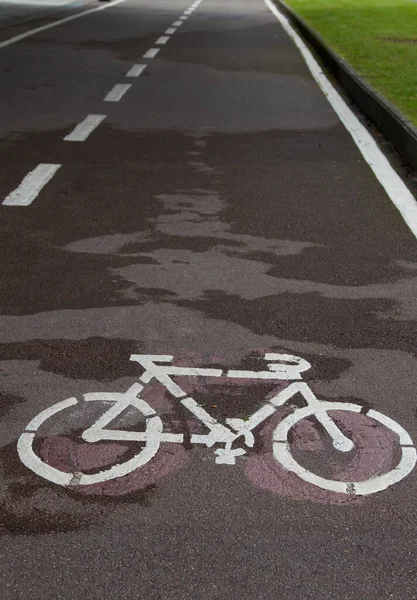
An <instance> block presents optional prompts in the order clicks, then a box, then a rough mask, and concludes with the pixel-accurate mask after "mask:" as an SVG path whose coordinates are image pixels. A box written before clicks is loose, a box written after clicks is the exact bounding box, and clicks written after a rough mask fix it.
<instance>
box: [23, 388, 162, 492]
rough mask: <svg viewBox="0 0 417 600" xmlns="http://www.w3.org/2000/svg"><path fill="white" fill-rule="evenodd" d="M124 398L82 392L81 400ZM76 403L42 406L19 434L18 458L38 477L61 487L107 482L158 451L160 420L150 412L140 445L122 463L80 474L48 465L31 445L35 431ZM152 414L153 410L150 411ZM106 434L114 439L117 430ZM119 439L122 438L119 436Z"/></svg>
mask: <svg viewBox="0 0 417 600" xmlns="http://www.w3.org/2000/svg"><path fill="white" fill-rule="evenodd" d="M124 397H125V394H117V393H101V394H97V393H87V394H85V395H84V399H85V400H86V401H90V402H91V401H93V402H96V401H102V402H106V401H108V400H110V401H112V402H117V401H118V399H119V398H120V399H123V398H124ZM141 402H143V401H141ZM77 404H78V400H77V399H76V398H68V399H67V400H63V401H62V402H58V403H57V404H54V405H53V406H51V407H49V408H47V409H45V410H44V411H42V412H41V413H39V414H38V415H37V416H36V417H35V418H34V419H32V421H31V422H30V423H29V424H28V425H27V427H26V431H25V432H24V433H22V435H21V436H20V437H19V440H18V443H17V451H18V454H19V457H20V460H21V461H22V463H23V464H24V465H25V466H26V467H28V468H29V469H31V470H32V471H33V472H34V473H36V474H37V475H39V476H40V477H43V478H44V479H47V480H48V481H51V482H53V483H56V484H58V485H62V486H76V485H92V484H95V483H101V482H104V481H109V480H110V479H116V478H118V477H124V476H125V475H128V474H129V473H131V472H132V471H134V470H136V469H138V468H139V467H142V466H144V465H145V464H146V463H148V462H149V461H150V460H151V459H152V458H153V457H154V456H155V455H156V453H157V452H158V450H159V446H160V443H161V435H162V430H163V423H162V420H161V419H160V417H158V416H157V415H155V414H153V415H152V416H148V415H147V418H146V427H145V431H144V432H143V433H142V434H140V438H141V442H143V443H144V445H143V447H141V448H140V449H139V451H138V452H137V453H136V454H135V455H134V456H133V457H132V458H130V459H128V460H126V461H125V462H122V463H119V464H116V465H114V466H112V467H110V468H107V469H103V470H100V471H98V472H95V473H83V472H80V471H79V470H74V471H73V472H65V471H61V470H60V469H57V468H55V467H53V466H51V465H49V464H48V463H47V462H45V461H44V460H43V459H42V458H41V457H40V456H39V455H38V454H37V453H36V452H35V449H34V444H35V437H36V432H37V431H38V429H39V428H40V427H41V425H43V424H44V423H46V422H47V421H48V420H49V419H50V418H51V417H53V416H54V415H56V414H58V413H60V412H62V411H65V410H66V409H68V408H70V407H74V406H76V405H77ZM144 404H145V403H144ZM149 409H150V407H149ZM151 410H152V409H151ZM139 411H140V408H139ZM152 413H154V411H152ZM109 433H110V434H111V433H114V434H116V435H115V436H114V439H117V437H116V436H117V434H118V431H117V430H113V431H112V430H109ZM105 439H106V438H103V440H105ZM107 439H111V438H110V437H109V438H107ZM120 439H122V438H121V437H120ZM86 443H88V442H86Z"/></svg>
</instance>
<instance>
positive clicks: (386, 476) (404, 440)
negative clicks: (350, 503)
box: [273, 402, 417, 496]
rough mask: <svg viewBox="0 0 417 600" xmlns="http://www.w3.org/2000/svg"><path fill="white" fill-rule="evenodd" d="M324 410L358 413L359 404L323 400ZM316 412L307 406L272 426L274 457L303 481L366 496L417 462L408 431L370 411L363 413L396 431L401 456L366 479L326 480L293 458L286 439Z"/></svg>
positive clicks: (389, 482) (409, 469) (403, 473)
mask: <svg viewBox="0 0 417 600" xmlns="http://www.w3.org/2000/svg"><path fill="white" fill-rule="evenodd" d="M319 410H321V411H323V412H328V411H345V412H353V413H357V414H358V413H360V412H361V411H362V407H361V406H360V405H358V404H351V403H349V404H345V403H341V402H323V403H322V407H321V408H320V409H319ZM317 412H318V409H317V407H313V406H306V407H304V408H300V409H298V410H296V411H295V412H294V413H292V414H291V415H289V416H288V417H286V418H285V419H284V420H283V421H281V423H280V424H279V425H278V426H277V427H276V428H275V430H274V433H273V454H274V458H275V459H276V460H277V461H278V462H279V463H280V464H281V465H282V466H283V467H284V468H285V469H286V470H287V471H290V472H292V473H294V474H295V475H297V476H298V477H300V478H301V479H303V480H304V481H307V482H308V483H311V484H313V485H315V486H318V487H320V488H322V489H324V490H329V491H331V492H337V493H341V494H352V495H358V496H365V495H368V494H374V493H375V492H379V491H382V490H384V489H386V488H387V487H389V486H390V485H393V484H394V483H397V482H398V481H401V479H404V477H406V476H407V475H408V474H409V473H410V472H411V471H412V470H413V469H414V467H415V464H416V461H417V453H416V449H415V448H414V446H413V442H412V440H411V438H410V436H409V435H408V433H407V432H406V431H405V429H403V428H402V427H401V426H400V425H399V424H398V423H396V422H395V421H394V420H393V419H390V418H389V417H386V416H385V415H383V414H382V413H379V412H377V411H375V410H369V411H368V412H367V413H366V416H367V417H369V418H371V419H373V420H374V421H375V422H376V423H377V424H380V425H383V426H384V427H386V428H387V429H388V430H390V431H391V432H393V433H394V434H396V437H397V438H398V441H399V447H400V458H399V461H398V464H397V465H396V466H395V467H394V468H393V469H391V470H390V471H388V472H387V473H382V474H375V475H373V476H372V477H370V478H369V479H367V480H365V481H337V480H333V479H327V478H326V477H322V476H320V475H316V474H315V473H312V472H311V471H309V470H307V469H306V468H304V467H303V466H302V465H301V464H299V462H297V460H296V459H295V458H294V456H293V454H292V452H291V448H290V442H289V436H290V432H291V430H292V429H293V428H294V427H295V426H296V425H297V424H298V423H299V422H300V421H301V420H303V419H308V418H309V417H314V416H315V415H316V414H317Z"/></svg>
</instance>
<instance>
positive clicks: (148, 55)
mask: <svg viewBox="0 0 417 600" xmlns="http://www.w3.org/2000/svg"><path fill="white" fill-rule="evenodd" d="M159 51H160V48H150V49H149V50H148V51H147V52H145V54H144V55H143V58H155V56H156V55H157V54H158V52H159Z"/></svg>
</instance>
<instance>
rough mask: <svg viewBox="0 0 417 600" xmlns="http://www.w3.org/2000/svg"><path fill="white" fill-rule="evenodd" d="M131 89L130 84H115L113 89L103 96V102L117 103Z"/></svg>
mask: <svg viewBox="0 0 417 600" xmlns="http://www.w3.org/2000/svg"><path fill="white" fill-rule="evenodd" d="M131 87H132V84H131V83H116V85H115V86H114V88H113V89H112V90H110V92H109V93H108V94H107V96H105V98H104V102H119V100H121V99H122V98H123V96H124V95H125V94H126V92H127V91H128V89H129V88H131Z"/></svg>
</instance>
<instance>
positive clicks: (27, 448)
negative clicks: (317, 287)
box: [18, 353, 417, 495]
mask: <svg viewBox="0 0 417 600" xmlns="http://www.w3.org/2000/svg"><path fill="white" fill-rule="evenodd" d="M130 360H132V361H135V362H137V363H139V364H140V365H141V366H142V367H143V369H144V373H143V374H142V376H141V377H140V378H139V381H140V383H139V382H138V383H135V384H133V385H132V386H131V387H130V388H129V389H128V390H127V391H126V392H124V393H116V392H97V393H87V394H85V395H84V404H82V405H81V406H84V407H85V406H86V405H87V404H89V403H99V404H100V406H102V407H104V408H105V410H104V412H102V414H101V415H100V416H99V418H98V419H96V420H95V421H94V422H93V423H92V425H91V426H89V427H87V428H85V429H84V430H83V431H82V433H81V437H82V439H83V440H84V442H88V443H89V444H95V443H97V442H104V441H110V440H112V441H119V442H126V441H128V442H136V443H137V446H138V449H137V451H135V454H134V456H133V457H131V458H129V459H128V460H126V461H125V462H122V463H120V464H116V465H113V466H111V467H109V468H105V469H102V470H100V471H98V472H94V473H88V472H87V473H86V472H81V471H79V470H78V471H77V470H75V471H74V472H65V471H63V470H60V469H57V468H55V467H53V466H51V465H50V464H48V463H47V462H46V461H45V460H44V459H43V458H42V457H41V456H39V454H38V453H37V452H36V443H35V439H36V433H37V432H38V430H39V428H41V427H42V428H44V427H45V426H46V427H47V425H48V422H49V420H50V419H51V418H52V417H55V416H56V415H57V414H58V413H61V412H63V411H66V410H67V409H69V408H70V407H74V406H76V405H78V400H77V399H76V398H69V399H67V400H64V401H62V402H59V403H57V404H55V405H53V406H51V407H50V408H48V409H46V410H44V411H42V412H41V413H40V414H38V415H37V416H36V417H35V418H34V419H33V420H32V421H31V422H30V423H29V424H28V426H27V427H26V431H25V432H24V433H23V434H22V435H21V436H20V438H19V441H18V453H19V456H20V459H21V461H22V462H23V463H24V464H25V465H26V466H27V467H28V468H29V469H31V470H32V471H34V472H35V473H36V474H37V475H39V476H41V477H43V478H45V479H47V480H49V481H51V482H53V483H56V484H58V485H62V486H86V485H92V484H96V483H100V482H105V481H109V480H111V479H116V478H119V477H124V476H125V475H127V474H129V473H131V472H133V471H135V470H136V469H139V468H140V467H143V466H144V465H145V464H147V463H148V462H149V461H150V460H151V459H152V458H153V457H155V456H156V454H157V453H158V450H159V448H160V445H161V444H162V443H169V444H182V443H183V442H184V435H183V434H178V433H172V432H166V431H165V432H164V425H163V421H162V419H161V417H160V416H159V415H158V414H157V413H156V411H155V410H154V409H153V408H152V407H151V406H150V404H149V403H147V402H146V401H145V400H144V399H143V398H142V397H141V395H143V394H142V392H143V390H144V388H145V387H146V386H148V385H150V384H152V383H154V382H158V383H159V384H162V385H163V386H164V387H165V388H166V390H168V392H169V393H170V395H171V396H172V397H173V398H174V399H176V400H177V401H178V402H179V403H180V404H181V405H182V406H183V407H184V408H186V409H187V410H188V411H190V412H191V413H192V414H193V415H194V417H195V418H196V419H197V420H198V421H199V422H200V423H201V424H202V425H203V426H204V427H205V428H206V430H207V433H203V434H201V433H198V434H197V433H195V434H192V435H191V438H190V441H191V444H197V445H203V446H206V447H207V448H213V447H215V448H214V454H215V462H216V463H217V464H223V465H234V464H235V462H236V460H237V459H238V458H239V457H241V456H243V455H245V454H247V452H248V450H250V449H251V448H253V447H254V444H255V430H256V428H257V427H258V426H259V425H260V424H261V423H263V422H264V421H265V420H266V419H268V418H269V417H271V416H272V415H274V413H276V411H277V410H278V409H279V408H280V407H283V406H284V405H285V404H286V403H288V402H289V400H290V399H291V398H293V397H294V396H297V395H300V396H301V397H302V398H303V403H304V404H305V405H304V406H303V407H301V408H296V409H295V410H294V411H293V412H292V413H291V414H289V415H288V416H286V417H285V418H284V419H283V420H282V421H281V422H280V423H279V424H278V425H277V426H276V428H275V429H274V431H273V456H274V459H275V460H276V461H278V463H280V465H281V466H282V467H284V469H286V470H287V471H289V472H291V473H293V474H295V475H297V476H298V477H299V478H301V479H302V480H304V481H306V482H309V483H311V484H313V485H316V486H318V487H320V488H322V489H324V490H329V491H332V492H338V493H343V494H355V495H367V494H372V493H375V492H378V491H381V490H384V489H386V488H387V487H388V486H390V485H392V484H394V483H396V482H398V481H400V480H401V479H403V478H404V477H406V476H407V475H408V474H409V473H410V472H411V471H412V470H413V468H414V466H415V464H416V460H417V454H416V449H415V448H414V446H413V442H412V440H411V438H410V436H409V435H408V433H407V432H406V431H405V430H404V429H403V428H402V427H401V426H400V425H399V424H398V423H396V422H395V421H394V420H393V419H390V418H389V417H386V416H385V415H383V414H381V413H379V412H377V411H375V410H372V409H371V410H368V411H364V408H363V407H362V406H360V405H359V404H353V403H345V402H327V401H323V400H319V399H318V398H317V397H316V396H315V394H314V393H313V391H312V390H311V388H310V387H309V385H308V384H307V383H306V382H304V381H303V380H302V374H303V373H304V372H305V371H307V370H308V369H309V368H310V367H311V365H310V363H309V362H307V361H306V360H305V359H303V358H300V357H297V356H292V355H289V354H275V353H269V354H265V356H264V360H265V361H266V362H267V364H266V367H267V369H266V370H261V371H239V370H226V371H223V370H222V369H215V368H194V367H183V366H180V367H179V366H175V365H174V364H172V363H173V356H165V355H148V354H134V355H132V356H131V357H130ZM184 376H185V377H214V378H216V377H217V378H220V377H227V378H229V379H231V380H233V379H235V380H236V379H241V380H242V379H257V380H270V381H272V382H273V381H274V380H276V381H281V382H282V381H284V382H285V381H286V382H288V385H287V386H286V387H285V388H284V389H280V391H279V392H278V393H276V394H275V395H274V396H273V397H272V398H271V399H269V400H268V401H267V402H266V404H264V405H263V406H262V407H261V408H259V409H258V410H257V411H256V412H254V413H253V414H252V415H251V416H250V417H249V418H247V419H240V418H227V419H226V420H225V424H222V423H220V422H219V421H217V420H216V419H215V418H214V417H212V416H211V415H210V414H209V413H208V412H207V411H206V410H205V408H204V407H203V406H201V405H199V404H198V403H197V402H196V400H195V399H194V398H192V397H191V396H190V395H188V394H187V393H186V392H185V391H184V390H183V389H182V388H181V387H180V385H179V384H178V383H177V382H176V381H174V379H173V378H178V377H184ZM281 387H282V384H281ZM79 406H80V405H79ZM132 407H133V408H135V409H136V410H137V411H139V413H140V414H141V415H142V417H143V420H144V423H145V429H144V431H136V430H135V431H132V430H123V429H118V428H113V429H112V428H111V424H114V425H115V424H116V423H117V421H118V419H119V418H120V417H121V415H122V414H123V413H124V412H125V411H126V409H128V408H132ZM332 411H345V412H350V413H362V414H366V417H367V418H369V419H371V420H373V422H374V423H376V424H379V426H381V425H382V426H383V427H385V428H387V429H388V430H389V431H390V433H391V434H392V433H393V434H394V435H395V438H396V440H397V441H398V448H399V452H398V453H397V461H396V465H395V466H394V467H393V468H392V469H391V470H390V471H388V472H386V473H375V474H374V475H373V476H372V477H370V478H369V479H367V480H365V481H337V480H334V479H330V478H326V477H324V476H322V475H318V474H315V473H313V472H311V471H310V470H308V469H306V468H305V467H303V466H302V465H301V464H300V463H299V462H297V460H296V458H295V457H294V455H293V453H292V451H291V430H293V428H294V427H296V426H297V424H298V423H299V422H300V421H302V420H303V419H309V420H310V419H311V418H313V419H315V420H316V421H317V422H318V423H319V424H320V425H321V428H322V429H323V430H324V431H325V432H326V433H327V435H328V436H329V437H330V440H331V441H332V445H333V447H334V449H336V450H337V451H339V452H341V453H349V452H351V451H354V443H353V442H352V440H351V439H349V437H347V436H346V435H345V434H344V433H343V432H342V431H341V429H340V427H339V426H338V424H337V423H336V422H335V420H334V419H332V417H331V416H330V414H329V413H330V412H332Z"/></svg>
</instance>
